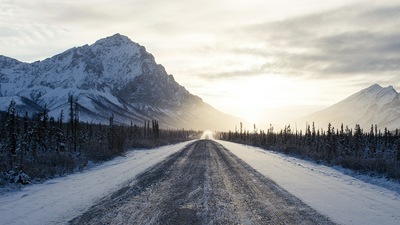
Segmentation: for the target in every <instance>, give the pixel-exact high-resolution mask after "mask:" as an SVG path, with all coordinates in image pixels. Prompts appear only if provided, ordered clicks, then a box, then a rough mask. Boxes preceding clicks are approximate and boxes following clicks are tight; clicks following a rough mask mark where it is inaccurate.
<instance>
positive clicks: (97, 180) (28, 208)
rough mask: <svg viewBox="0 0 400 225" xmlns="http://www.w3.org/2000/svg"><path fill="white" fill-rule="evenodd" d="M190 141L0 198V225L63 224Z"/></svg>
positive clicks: (132, 154)
mask: <svg viewBox="0 0 400 225" xmlns="http://www.w3.org/2000/svg"><path fill="white" fill-rule="evenodd" d="M191 142H192V141H190V142H183V143H180V144H176V145H169V146H164V147H160V148H156V149H152V150H143V151H139V150H138V151H132V152H129V153H128V154H127V155H126V156H125V157H118V158H116V159H114V160H112V161H109V162H106V163H104V164H102V165H100V166H97V167H94V168H92V169H90V170H87V171H85V172H84V173H77V174H73V175H69V176H66V177H61V178H57V179H52V180H49V181H47V182H45V183H43V184H36V185H30V186H28V187H26V188H23V189H22V190H21V191H15V192H9V193H5V194H2V195H1V196H0V224H1V225H9V224H10V225H11V224H15V225H24V224H27V225H28V224H29V225H35V224H37V225H45V224H65V223H67V222H68V221H69V220H71V219H72V218H74V217H75V216H77V215H78V214H80V213H82V212H84V211H86V210H88V209H89V207H90V206H92V205H93V204H95V203H96V201H98V200H99V199H100V198H102V197H104V196H106V195H108V194H110V193H112V192H114V191H116V190H118V189H120V188H121V186H123V185H124V184H126V182H129V181H130V180H132V179H133V178H135V177H136V175H138V174H139V173H141V172H143V171H145V170H146V169H148V168H150V167H151V166H153V165H155V164H157V163H159V162H161V161H162V160H163V159H165V158H166V157H167V156H169V155H171V154H173V153H175V152H177V151H179V150H181V149H182V148H184V147H185V146H186V145H187V144H189V143H191Z"/></svg>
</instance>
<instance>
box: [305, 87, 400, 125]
mask: <svg viewBox="0 0 400 225" xmlns="http://www.w3.org/2000/svg"><path fill="white" fill-rule="evenodd" d="M300 121H307V122H308V123H311V122H313V121H314V122H316V123H317V124H318V126H322V127H324V128H326V127H327V125H328V123H331V124H332V125H333V126H335V127H337V128H338V127H339V126H340V124H341V123H343V124H344V125H349V127H350V128H354V126H355V124H359V125H360V126H361V127H362V128H364V129H369V128H370V127H371V124H377V125H378V127H379V128H380V129H383V128H384V127H387V128H388V129H389V130H395V129H396V128H400V94H399V93H398V92H397V91H396V90H395V89H394V88H393V87H392V86H388V87H385V88H384V87H381V86H380V85H378V84H374V85H372V86H370V87H368V88H366V89H363V90H361V91H359V92H357V93H355V94H353V95H351V96H350V97H348V98H346V99H344V100H343V101H340V102H338V103H336V104H334V105H332V106H330V107H328V108H326V109H324V110H322V111H319V112H316V113H313V114H311V115H309V116H307V117H305V118H302V119H300Z"/></svg>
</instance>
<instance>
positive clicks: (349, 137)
mask: <svg viewBox="0 0 400 225" xmlns="http://www.w3.org/2000/svg"><path fill="white" fill-rule="evenodd" d="M219 138H220V139H222V140H227V141H232V142H236V143H242V144H246V145H252V146H257V147H261V148H264V149H269V150H274V151H277V152H282V153H284V154H290V155H294V156H297V157H302V158H305V159H311V160H313V161H316V162H321V163H326V164H329V165H339V166H342V167H344V168H349V169H352V170H355V171H359V172H362V173H372V174H377V175H384V176H387V177H390V178H395V179H400V131H399V130H398V129H396V130H395V131H394V132H391V131H389V130H388V129H386V128H385V129H384V130H383V131H381V130H379V129H378V127H377V125H371V128H370V130H368V131H365V130H363V129H362V128H361V127H360V126H359V125H356V126H355V127H354V128H350V127H348V126H345V125H343V124H341V126H340V128H338V129H336V128H334V127H333V126H332V125H331V124H328V126H327V129H326V130H324V129H316V128H315V125H314V123H312V124H307V125H306V129H305V131H304V132H303V131H302V130H297V129H295V130H292V128H291V126H290V125H287V126H285V128H284V129H283V130H280V131H275V130H274V127H273V126H272V125H270V127H269V128H268V129H267V131H264V130H258V129H256V125H255V124H254V130H252V131H250V130H244V129H243V126H242V123H240V127H239V129H236V131H235V132H232V131H229V132H221V133H219Z"/></svg>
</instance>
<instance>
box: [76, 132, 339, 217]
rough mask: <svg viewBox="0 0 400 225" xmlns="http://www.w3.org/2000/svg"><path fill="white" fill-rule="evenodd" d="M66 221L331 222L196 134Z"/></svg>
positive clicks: (210, 141)
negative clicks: (156, 162)
mask: <svg viewBox="0 0 400 225" xmlns="http://www.w3.org/2000/svg"><path fill="white" fill-rule="evenodd" d="M69 223H70V224H334V223H333V222H332V221H330V220H329V219H328V218H327V217H325V216H323V215H320V214H319V213H318V212H317V211H315V210H314V209H312V208H310V207H309V206H307V205H306V204H305V203H303V202H302V201H300V200H299V199H298V198H296V197H294V196H293V195H291V194H289V193H288V192H286V191H285V190H284V189H282V188H281V187H279V186H278V185H277V184H276V183H274V182H273V181H272V180H269V179H267V178H266V177H264V176H263V175H261V174H259V173H258V172H256V171H255V170H254V169H252V168H251V167H250V166H249V165H247V164H246V163H245V162H243V161H242V160H240V159H239V158H237V157H236V156H235V155H233V154H232V153H231V152H230V151H229V150H227V149H226V148H224V147H223V146H222V145H220V144H218V143H216V142H214V141H212V140H199V141H196V142H194V143H191V144H189V145H188V146H186V147H185V148H184V149H182V150H181V151H179V152H177V153H175V154H173V155H171V156H169V157H168V158H166V159H165V160H164V161H162V162H161V163H159V164H157V165H156V166H154V167H152V168H150V169H149V170H147V171H146V172H144V173H142V174H140V175H139V176H138V177H137V178H136V179H134V181H133V182H131V183H130V184H129V185H127V186H126V187H123V188H122V189H120V190H118V191H116V192H115V193H113V194H111V195H110V196H107V197H105V198H103V199H102V200H101V201H99V203H98V204H96V205H94V206H92V207H91V208H90V209H89V210H88V211H87V212H84V213H83V214H82V215H80V216H79V217H76V218H75V219H73V220H71V221H70V222H69Z"/></svg>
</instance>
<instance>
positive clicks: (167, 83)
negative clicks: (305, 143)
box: [0, 34, 238, 129]
mask: <svg viewBox="0 0 400 225" xmlns="http://www.w3.org/2000/svg"><path fill="white" fill-rule="evenodd" d="M69 95H72V96H74V99H77V100H78V103H79V109H80V112H79V116H80V120H81V121H87V122H95V123H108V118H109V117H110V116H111V115H114V117H115V119H114V121H116V122H119V123H126V124H130V122H131V121H132V122H134V123H136V124H142V123H143V121H144V120H151V119H157V120H159V121H160V126H162V127H164V128H193V129H228V127H232V126H234V124H235V123H237V122H238V119H237V118H234V117H232V116H229V115H226V114H224V113H222V112H219V111H217V110H216V109H214V108H213V107H211V106H210V105H208V104H206V103H204V102H203V101H202V100H201V99H200V98H199V97H197V96H195V95H192V94H190V93H189V92H188V91H187V90H186V89H185V88H184V87H183V86H181V85H179V84H178V83H177V82H176V81H175V80H174V78H173V76H172V75H168V74H167V72H166V71H165V69H164V67H163V66H161V65H158V64H157V63H156V61H155V59H154V57H153V56H152V55H151V54H150V53H148V52H147V51H146V49H145V48H144V47H143V46H140V45H139V44H137V43H134V42H132V41H131V40H130V39H129V38H128V37H125V36H123V35H120V34H115V35H113V36H111V37H107V38H103V39H100V40H98V41H97V42H95V43H94V44H92V45H84V46H81V47H74V48H71V49H69V50H67V51H65V52H63V53H61V54H58V55H55V56H53V57H51V58H48V59H45V60H43V61H37V62H34V63H24V62H19V61H18V60H15V59H12V58H8V57H5V56H0V110H6V109H7V107H8V105H9V103H10V101H11V100H12V99H13V100H14V101H16V102H17V109H18V111H19V112H20V113H25V111H28V112H29V113H30V114H31V115H32V114H34V113H36V112H39V111H43V110H44V109H45V108H46V109H47V110H49V114H50V116H53V117H55V118H58V117H60V115H61V112H62V111H63V114H64V115H68V109H69V108H68V96H69ZM64 117H65V116H64ZM215 118H219V120H214V119H215Z"/></svg>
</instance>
